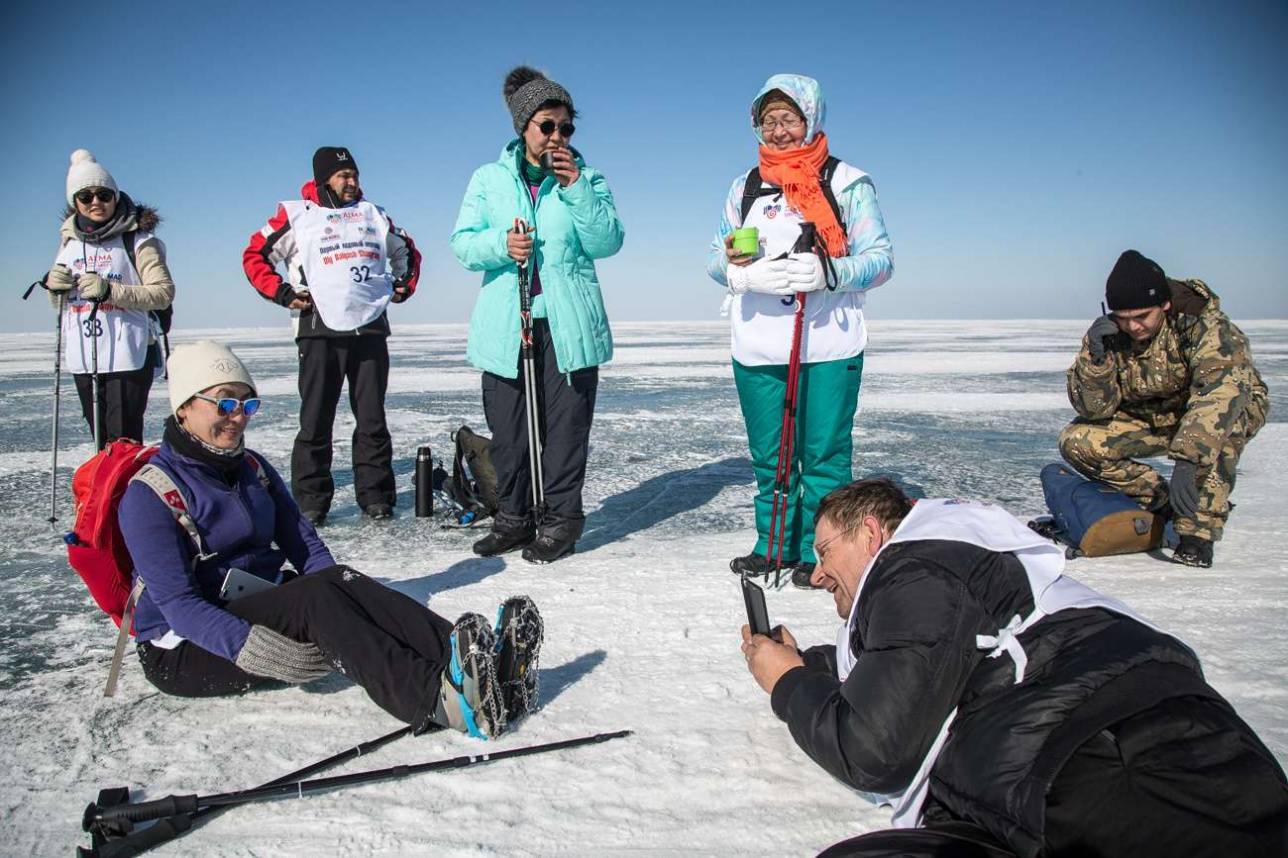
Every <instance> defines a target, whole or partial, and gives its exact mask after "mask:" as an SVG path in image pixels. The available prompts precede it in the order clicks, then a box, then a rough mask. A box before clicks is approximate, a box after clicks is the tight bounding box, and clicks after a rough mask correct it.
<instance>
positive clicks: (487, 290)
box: [451, 138, 625, 378]
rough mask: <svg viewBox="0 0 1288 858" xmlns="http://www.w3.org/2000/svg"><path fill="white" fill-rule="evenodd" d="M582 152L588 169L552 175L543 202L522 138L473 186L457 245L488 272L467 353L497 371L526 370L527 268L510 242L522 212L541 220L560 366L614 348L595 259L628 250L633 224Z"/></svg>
mask: <svg viewBox="0 0 1288 858" xmlns="http://www.w3.org/2000/svg"><path fill="white" fill-rule="evenodd" d="M572 152H573V155H574V156H575V157H576V159H577V166H578V167H579V168H580V169H581V176H580V177H578V179H577V181H575V182H573V183H572V184H571V185H569V186H568V187H566V188H563V187H560V186H559V183H558V182H556V181H555V180H554V178H553V177H548V178H547V179H546V180H545V182H544V183H543V184H542V185H541V189H540V191H538V193H537V200H536V204H535V205H534V204H533V202H532V196H531V194H530V193H529V192H528V186H527V183H526V182H525V181H524V179H523V174H522V172H521V171H520V167H519V159H520V158H522V157H523V147H522V141H520V140H519V139H518V138H515V139H514V140H512V141H511V142H510V143H509V145H507V146H506V147H505V149H503V150H502V151H501V157H500V158H498V159H497V160H496V161H495V162H493V163H490V164H484V165H483V166H482V167H479V168H478V169H477V170H475V171H474V175H473V176H471V177H470V184H469V187H468V188H466V189H465V199H464V200H463V201H462V202H461V212H460V214H459V215H458V216H457V218H456V228H455V229H454V230H453V231H452V241H451V243H452V252H453V253H455V254H456V258H457V259H459V260H460V261H461V264H462V265H464V266H465V267H466V268H468V269H469V270H471V271H482V272H483V288H482V290H481V291H480V292H479V297H478V301H476V302H475V304H474V312H473V314H471V316H470V333H469V340H468V343H467V345H466V350H465V355H466V358H467V359H468V360H469V362H470V363H471V364H473V365H474V366H476V367H478V368H479V369H481V370H484V371H486V372H490V373H493V374H494V375H499V376H502V377H504V378H517V377H518V375H519V268H518V266H517V265H516V264H515V262H514V260H513V259H511V258H510V254H509V253H508V252H507V250H506V233H507V232H508V231H509V230H510V229H512V228H513V227H514V219H515V218H516V217H519V218H523V219H524V220H526V221H527V222H528V223H529V224H531V225H533V226H535V227H536V234H535V236H534V237H533V239H534V240H533V248H532V253H533V259H535V260H536V265H537V271H538V272H539V274H540V276H541V294H542V295H543V296H545V298H544V304H545V313H546V319H547V321H548V323H549V325H550V336H551V339H552V340H553V341H554V347H555V357H556V359H557V360H558V363H559V371H560V372H564V373H570V372H575V371H576V370H579V369H584V368H586V367H590V366H598V365H599V364H601V363H605V362H606V361H608V360H609V359H611V358H612V356H613V335H612V332H611V331H610V330H609V328H608V315H607V314H606V313H605V311H604V297H603V294H602V293H601V292H600V289H599V278H598V277H597V276H596V275H595V263H594V260H596V259H603V258H605V257H608V256H612V255H613V254H614V253H616V252H617V251H618V250H620V249H621V247H622V240H623V238H624V237H625V231H624V230H623V229H622V222H621V221H620V220H618V218H617V209H616V207H615V206H614V205H613V195H612V192H610V191H609V190H608V183H607V182H605V181H604V177H603V175H601V174H600V173H599V172H598V171H597V170H594V169H592V168H590V167H587V166H586V164H585V162H584V161H583V160H582V158H581V154H580V153H579V152H577V151H576V150H575V149H574V150H572Z"/></svg>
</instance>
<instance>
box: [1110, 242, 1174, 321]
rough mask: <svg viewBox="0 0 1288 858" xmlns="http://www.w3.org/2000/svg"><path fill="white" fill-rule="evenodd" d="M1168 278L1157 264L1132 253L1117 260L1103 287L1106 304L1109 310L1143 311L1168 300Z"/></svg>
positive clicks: (1127, 252)
mask: <svg viewBox="0 0 1288 858" xmlns="http://www.w3.org/2000/svg"><path fill="white" fill-rule="evenodd" d="M1171 297H1172V291H1171V289H1169V288H1168V286H1167V275H1165V274H1164V273H1163V269H1162V268H1159V267H1158V263H1157V262H1155V261H1154V260H1152V259H1150V258H1149V257H1147V256H1142V255H1141V254H1140V253H1138V252H1137V251H1135V250H1128V251H1125V252H1124V253H1123V255H1122V256H1120V257H1118V261H1117V262H1116V263H1114V270H1113V271H1110V272H1109V280H1108V281H1106V283H1105V302H1106V303H1107V304H1108V305H1109V309H1110V310H1115V311H1116V310H1143V309H1145V308H1146V307H1159V306H1162V305H1163V304H1165V303H1166V302H1167V301H1169V300H1171Z"/></svg>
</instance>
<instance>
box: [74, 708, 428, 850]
mask: <svg viewBox="0 0 1288 858" xmlns="http://www.w3.org/2000/svg"><path fill="white" fill-rule="evenodd" d="M411 729H412V728H411V726H410V725H408V726H406V727H400V728H398V729H397V730H394V731H393V732H392V733H386V734H385V735H383V736H380V737H378V738H375V739H370V740H368V741H366V742H362V743H361V744H358V745H354V746H353V747H352V748H348V749H346V750H344V751H341V752H340V753H338V754H334V755H332V756H330V757H327V758H326V759H325V760H319V761H318V762H316V763H312V764H310V765H307V766H305V767H304V768H302V769H298V770H297V771H294V772H291V773H290V774H285V775H282V776H281V777H280V778H275V779H273V780H271V781H269V782H268V783H266V784H263V786H264V787H269V786H275V785H277V784H282V783H288V782H294V781H298V780H302V779H304V778H307V777H308V776H309V775H314V774H317V773H318V772H320V771H324V770H325V769H329V768H331V767H333V766H336V765H338V764H340V763H343V762H347V761H349V760H351V759H354V758H355V757H360V756H362V755H363V754H370V753H371V752H372V751H375V750H376V749H378V748H381V747H383V746H385V745H387V744H389V743H390V742H392V741H393V740H395V739H401V738H402V737H403V736H406V735H408V734H409V733H411ZM128 803H129V789H128V788H126V787H115V788H111V789H105V790H102V791H100V792H99V794H98V801H97V802H95V803H93V804H91V805H90V806H89V807H88V808H86V810H85V818H84V819H83V820H82V827H83V828H84V830H86V831H90V832H92V834H93V846H92V847H91V848H89V849H86V848H84V847H78V849H77V854H78V855H79V856H81V858H125V856H130V855H138V854H140V853H141V852H145V851H147V850H148V849H151V848H153V847H155V846H160V845H161V844H162V843H165V842H167V841H170V840H173V839H174V838H176V837H180V836H182V835H183V834H184V833H185V832H187V831H188V829H189V828H190V827H191V826H192V824H193V823H194V822H196V821H197V820H199V819H203V818H207V817H211V816H217V815H218V814H220V813H223V812H224V811H225V810H227V809H228V807H230V806H231V805H224V806H221V807H207V808H204V809H201V810H198V811H195V812H192V813H186V812H185V813H179V814H175V815H172V816H168V817H166V818H164V819H161V820H160V821H159V822H157V824H155V825H153V826H151V827H149V828H145V829H144V830H142V831H132V830H131V829H132V828H133V823H132V822H130V821H128V820H127V821H123V822H119V823H112V824H104V823H101V822H98V821H91V814H90V811H91V809H99V810H102V809H107V808H111V807H119V806H121V805H123V804H128ZM86 826H88V827H86Z"/></svg>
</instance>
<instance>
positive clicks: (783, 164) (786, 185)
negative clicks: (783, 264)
mask: <svg viewBox="0 0 1288 858" xmlns="http://www.w3.org/2000/svg"><path fill="white" fill-rule="evenodd" d="M825 161H827V135H826V134H824V133H823V132H822V131H820V132H818V134H816V135H814V142H813V143H809V144H807V145H805V146H802V147H801V148H799V149H788V150H787V151H786V152H779V151H778V150H776V149H770V148H768V147H767V146H761V147H760V177H761V178H762V179H764V180H765V181H767V182H770V183H771V184H775V185H777V186H778V187H780V188H782V189H783V193H784V194H786V196H787V202H788V204H789V205H791V207H792V208H794V209H796V210H797V211H798V212H800V213H801V216H802V217H804V218H805V220H807V221H812V222H813V224H814V226H816V227H817V228H818V234H819V236H820V237H821V238H822V239H823V241H824V242H825V243H826V244H827V255H828V256H833V257H839V256H847V255H849V252H850V247H849V244H850V243H849V240H848V239H847V238H846V235H845V230H844V229H842V228H841V224H840V223H839V222H838V221H837V220H836V215H835V214H834V213H833V212H832V207H831V206H830V205H828V203H827V197H825V196H823V188H822V186H821V184H820V182H819V177H818V173H819V170H822V169H823V163H824V162H825Z"/></svg>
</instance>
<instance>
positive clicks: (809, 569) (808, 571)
mask: <svg viewBox="0 0 1288 858" xmlns="http://www.w3.org/2000/svg"><path fill="white" fill-rule="evenodd" d="M813 577H814V564H813V563H800V564H797V566H796V568H795V569H793V570H792V586H793V587H799V588H800V589H802V590H821V589H823V588H822V587H819V586H816V585H814V584H812V583H810V578H813Z"/></svg>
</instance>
